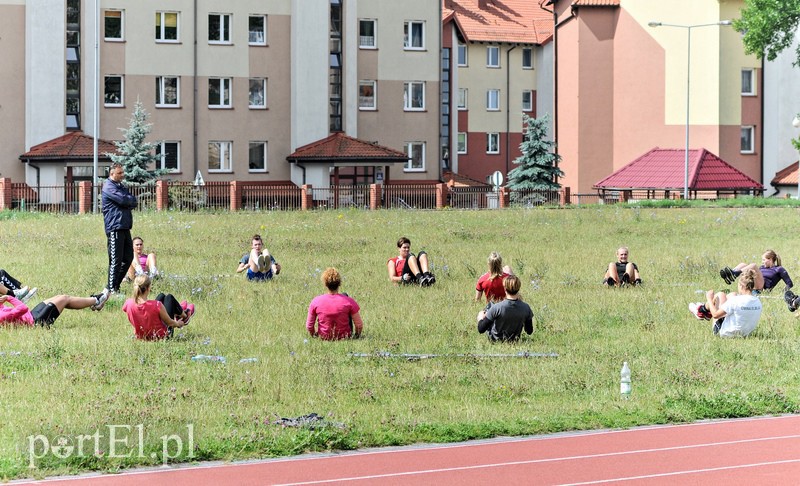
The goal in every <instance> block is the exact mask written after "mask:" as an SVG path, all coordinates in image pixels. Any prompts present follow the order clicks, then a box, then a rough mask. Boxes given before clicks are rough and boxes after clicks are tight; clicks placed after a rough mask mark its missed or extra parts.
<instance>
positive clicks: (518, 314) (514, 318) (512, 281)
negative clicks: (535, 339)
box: [478, 275, 533, 342]
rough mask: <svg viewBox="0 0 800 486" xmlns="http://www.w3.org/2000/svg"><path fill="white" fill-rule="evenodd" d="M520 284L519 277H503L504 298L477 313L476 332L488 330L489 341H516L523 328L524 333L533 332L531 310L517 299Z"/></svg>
mask: <svg viewBox="0 0 800 486" xmlns="http://www.w3.org/2000/svg"><path fill="white" fill-rule="evenodd" d="M521 286H522V282H520V280H519V277H517V276H516V275H509V276H507V277H506V278H504V279H503V288H504V289H505V291H506V298H505V300H503V301H502V302H499V303H497V304H494V305H493V306H491V307H490V308H489V309H488V310H482V311H480V312H479V313H478V332H479V333H481V334H483V333H484V332H487V331H488V337H489V340H490V341H492V342H494V341H516V340H517V339H519V337H520V335H522V329H523V328H524V329H525V332H526V333H528V334H533V311H532V310H531V307H530V306H529V305H528V304H526V303H525V302H523V301H521V300H520V299H519V289H520V287H521Z"/></svg>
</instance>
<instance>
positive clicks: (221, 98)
mask: <svg viewBox="0 0 800 486" xmlns="http://www.w3.org/2000/svg"><path fill="white" fill-rule="evenodd" d="M213 83H219V101H220V102H219V104H216V105H212V104H211V85H212V84H213ZM226 85H227V86H226ZM226 92H227V94H228V99H227V103H226V102H225V93H226ZM208 107H209V108H214V109H219V108H232V107H233V80H232V79H231V78H208Z"/></svg>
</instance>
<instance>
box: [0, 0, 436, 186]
mask: <svg viewBox="0 0 800 486" xmlns="http://www.w3.org/2000/svg"><path fill="white" fill-rule="evenodd" d="M0 28H2V32H3V35H2V37H0V48H1V49H2V51H3V56H2V60H0V63H1V64H0V66H2V69H0V86H2V89H1V90H0V120H2V126H3V128H4V129H3V130H2V131H0V177H9V178H11V179H12V180H13V181H14V182H23V181H25V182H27V183H28V184H29V185H30V186H31V187H34V188H35V187H37V186H42V185H58V184H63V182H64V181H65V180H71V181H76V180H90V179H91V177H92V162H91V161H87V160H85V159H84V160H63V159H61V160H59V159H58V158H57V157H54V158H51V159H47V160H38V161H37V162H36V163H35V164H33V163H30V162H24V161H21V160H20V155H22V154H24V153H26V152H28V151H30V150H31V149H32V148H36V147H37V146H39V145H40V144H43V143H45V142H48V141H51V140H54V139H58V138H59V137H62V136H63V135H64V134H65V133H68V132H71V131H82V132H83V133H85V134H86V135H89V136H93V135H94V133H95V126H97V134H98V137H99V138H100V139H104V140H120V139H121V138H122V134H121V132H120V130H119V129H120V128H122V127H126V126H127V125H128V120H129V118H130V117H131V114H132V112H133V109H134V104H135V103H136V101H137V100H139V101H141V103H142V104H143V106H144V108H145V110H146V111H147V112H148V113H149V114H150V118H149V122H150V123H152V132H151V134H150V136H149V137H148V141H152V142H157V143H158V149H157V154H158V155H159V156H160V162H159V167H160V168H165V169H168V170H169V171H170V174H169V176H168V178H170V179H173V180H187V181H189V180H194V179H195V177H196V175H197V174H198V173H199V174H200V175H201V176H202V178H203V179H204V180H205V181H228V180H241V181H264V182H265V183H273V182H288V181H291V182H293V183H295V184H298V185H299V184H313V185H315V186H322V187H326V186H327V185H329V184H330V182H331V180H332V179H333V176H332V175H333V173H334V172H336V176H337V178H336V180H342V181H350V182H354V183H356V182H357V183H369V182H375V181H376V179H378V180H386V181H388V180H391V181H433V180H439V177H440V173H441V149H440V147H441V140H440V134H439V110H440V106H439V82H438V81H439V77H440V66H439V59H440V55H439V53H440V50H441V47H440V44H441V5H440V4H439V2H431V1H426V0H406V1H404V2H400V3H398V2H387V1H378V0H274V1H269V2H265V1H263V0H235V1H223V0H170V1H169V2H163V1H153V0H137V1H125V0H96V1H95V0H57V1H56V0H0ZM95 38H97V39H98V42H97V47H96V48H95ZM96 54H99V57H98V56H97V55H96ZM97 61H99V62H97ZM96 62H97V64H96ZM95 80H97V82H96V81H95ZM95 82H96V84H95ZM95 100H97V105H96V106H95ZM95 113H96V114H97V117H96V118H97V119H96V120H95ZM340 131H341V132H344V133H346V134H347V135H349V136H351V137H354V138H358V139H359V140H363V141H367V142H370V143H375V144H379V145H381V146H384V147H387V148H391V149H394V150H396V151H400V152H405V153H407V154H408V157H409V158H408V160H406V161H401V162H391V163H389V162H381V163H376V164H375V165H370V164H369V162H368V161H366V162H365V161H361V162H360V163H359V164H357V165H358V167H357V168H356V167H353V164H350V163H348V162H347V161H344V162H342V163H339V162H337V161H336V160H331V159H326V160H320V161H312V162H310V163H304V164H300V163H297V162H293V163H290V162H289V161H287V157H288V156H289V155H291V154H292V153H293V152H295V151H296V149H298V148H300V147H303V146H306V145H308V144H312V143H314V142H317V141H319V140H322V139H325V138H326V137H328V136H329V135H330V134H332V133H336V132H340ZM102 163H103V164H107V162H105V161H103V162H102ZM103 174H104V172H103V173H101V174H100V177H103ZM340 177H341V179H340Z"/></svg>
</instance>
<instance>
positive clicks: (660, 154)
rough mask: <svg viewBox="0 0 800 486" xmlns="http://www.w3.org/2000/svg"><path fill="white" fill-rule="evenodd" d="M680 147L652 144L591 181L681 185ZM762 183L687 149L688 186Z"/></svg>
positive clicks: (621, 185) (613, 185) (608, 185)
mask: <svg viewBox="0 0 800 486" xmlns="http://www.w3.org/2000/svg"><path fill="white" fill-rule="evenodd" d="M684 170H685V151H684V149H660V148H654V149H652V150H650V151H649V152H647V153H646V154H644V155H642V156H641V157H639V158H638V159H636V160H634V161H633V162H631V163H630V164H628V165H626V166H625V167H623V168H621V169H619V170H618V171H616V172H614V173H613V174H611V175H610V176H608V177H606V178H605V179H603V180H601V181H599V182H598V183H596V184H595V185H594V187H595V188H597V189H619V190H623V189H625V190H627V189H675V190H678V189H683V186H684ZM763 188H764V186H762V185H761V184H759V183H758V182H756V181H755V180H753V179H751V178H750V177H748V176H747V175H745V174H744V173H743V172H741V171H739V170H738V169H736V168H735V167H733V166H731V165H730V164H728V163H727V162H725V161H724V160H722V159H720V158H719V157H717V156H716V155H714V154H712V153H711V152H709V151H707V150H705V149H698V150H690V151H689V189H690V190H692V191H718V190H739V189H763Z"/></svg>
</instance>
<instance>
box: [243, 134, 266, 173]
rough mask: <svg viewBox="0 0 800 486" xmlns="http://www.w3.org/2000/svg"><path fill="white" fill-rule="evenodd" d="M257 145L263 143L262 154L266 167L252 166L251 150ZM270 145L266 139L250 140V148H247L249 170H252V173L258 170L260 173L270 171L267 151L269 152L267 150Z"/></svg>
mask: <svg viewBox="0 0 800 486" xmlns="http://www.w3.org/2000/svg"><path fill="white" fill-rule="evenodd" d="M256 145H261V147H262V155H263V157H264V167H263V168H261V169H253V168H252V167H250V152H251V151H252V150H253V148H254V147H255V146H256ZM268 146H269V145H268V144H267V142H266V141H264V140H251V141H250V143H249V144H248V150H247V172H250V173H257V172H258V173H266V172H268V171H269V167H268V165H267V153H268V152H267V147H268Z"/></svg>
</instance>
